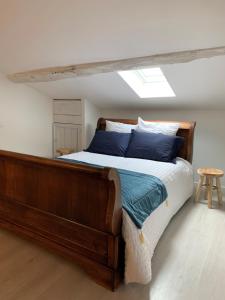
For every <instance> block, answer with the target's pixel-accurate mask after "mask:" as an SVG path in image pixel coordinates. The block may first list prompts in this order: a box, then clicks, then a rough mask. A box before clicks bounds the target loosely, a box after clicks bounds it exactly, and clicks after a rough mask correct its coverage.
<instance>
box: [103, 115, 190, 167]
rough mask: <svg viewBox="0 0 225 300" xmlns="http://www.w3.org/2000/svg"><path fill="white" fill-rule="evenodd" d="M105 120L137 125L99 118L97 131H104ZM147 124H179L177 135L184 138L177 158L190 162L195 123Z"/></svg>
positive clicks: (132, 122) (129, 120)
mask: <svg viewBox="0 0 225 300" xmlns="http://www.w3.org/2000/svg"><path fill="white" fill-rule="evenodd" d="M106 120H109V121H114V122H120V123H125V124H137V120H132V119H111V118H107V119H104V118H99V120H98V123H97V130H105V126H106ZM148 122H167V123H168V122H171V123H174V122H175V123H179V124H180V128H179V129H178V132H177V135H178V136H182V137H183V138H184V144H183V146H182V148H181V150H180V152H179V154H178V156H179V157H182V158H184V159H186V160H188V161H189V162H192V156H193V141H194V130H195V125H196V122H188V121H160V120H151V121H148Z"/></svg>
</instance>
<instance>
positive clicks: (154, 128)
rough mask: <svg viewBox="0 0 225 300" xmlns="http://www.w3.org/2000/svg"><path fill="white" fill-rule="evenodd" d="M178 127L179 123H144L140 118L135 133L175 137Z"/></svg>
mask: <svg viewBox="0 0 225 300" xmlns="http://www.w3.org/2000/svg"><path fill="white" fill-rule="evenodd" d="M179 127H180V124H179V123H166V122H146V121H144V120H142V118H140V117H139V118H138V126H137V129H136V130H137V131H139V132H151V133H162V134H165V135H176V133H177V131H178V129H179Z"/></svg>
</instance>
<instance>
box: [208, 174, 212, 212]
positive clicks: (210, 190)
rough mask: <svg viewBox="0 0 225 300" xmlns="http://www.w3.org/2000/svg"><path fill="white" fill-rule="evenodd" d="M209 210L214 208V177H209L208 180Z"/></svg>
mask: <svg viewBox="0 0 225 300" xmlns="http://www.w3.org/2000/svg"><path fill="white" fill-rule="evenodd" d="M208 182H209V185H208V187H207V188H208V208H212V177H211V176H209V178H208Z"/></svg>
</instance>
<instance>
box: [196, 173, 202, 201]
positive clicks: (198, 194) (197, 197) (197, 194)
mask: <svg viewBox="0 0 225 300" xmlns="http://www.w3.org/2000/svg"><path fill="white" fill-rule="evenodd" d="M203 180H204V177H203V176H200V178H199V181H198V185H197V188H196V193H195V202H198V201H199V196H200V192H201V186H202V184H203Z"/></svg>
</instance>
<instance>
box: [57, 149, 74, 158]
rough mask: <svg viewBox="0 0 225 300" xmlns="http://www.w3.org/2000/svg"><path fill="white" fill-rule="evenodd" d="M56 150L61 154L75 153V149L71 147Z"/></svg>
mask: <svg viewBox="0 0 225 300" xmlns="http://www.w3.org/2000/svg"><path fill="white" fill-rule="evenodd" d="M56 152H58V153H59V155H60V156H61V155H66V154H70V153H73V152H74V150H73V149H71V148H59V149H57V150H56Z"/></svg>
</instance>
